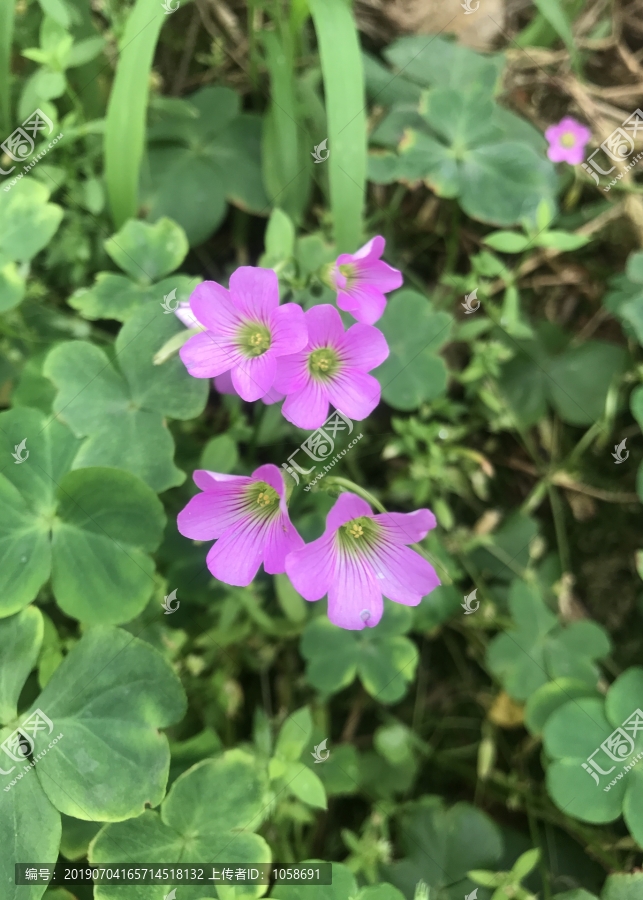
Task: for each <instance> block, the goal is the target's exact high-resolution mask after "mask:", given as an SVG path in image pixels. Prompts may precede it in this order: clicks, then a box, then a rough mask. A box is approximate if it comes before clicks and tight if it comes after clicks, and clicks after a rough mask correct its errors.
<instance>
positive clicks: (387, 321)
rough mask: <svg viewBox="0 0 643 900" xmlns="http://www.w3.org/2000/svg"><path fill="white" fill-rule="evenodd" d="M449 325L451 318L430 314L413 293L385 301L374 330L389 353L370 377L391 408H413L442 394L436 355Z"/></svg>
mask: <svg viewBox="0 0 643 900" xmlns="http://www.w3.org/2000/svg"><path fill="white" fill-rule="evenodd" d="M451 322H452V319H451V316H449V315H448V314H447V313H444V312H433V310H432V308H431V304H430V302H429V301H428V300H427V299H426V298H425V297H423V296H422V295H421V294H418V293H417V292H416V291H412V290H406V289H405V290H401V291H397V292H396V293H395V294H394V295H393V297H392V298H391V299H390V300H389V301H388V303H387V305H386V309H385V311H384V315H383V316H382V318H381V320H380V322H379V323H378V327H379V328H381V330H382V331H383V333H384V336H385V338H386V340H387V341H388V345H389V350H390V354H389V357H388V359H387V360H386V361H385V362H384V363H383V364H382V365H381V366H379V368H377V369H376V370H375V371H374V373H373V374H374V375H375V377H376V378H377V379H378V381H379V382H380V384H381V385H382V397H383V399H384V400H385V401H386V402H387V403H388V404H389V405H390V406H392V407H393V408H394V409H401V410H412V409H416V408H417V407H418V406H419V405H420V404H421V403H423V402H426V401H431V400H435V399H436V398H437V397H439V396H441V395H442V394H443V393H444V392H445V390H446V385H447V370H446V366H445V364H444V362H443V361H442V359H440V357H439V356H438V355H437V354H438V351H439V349H440V347H441V346H442V345H443V344H444V343H445V342H446V341H447V340H448V338H449V331H450V327H451Z"/></svg>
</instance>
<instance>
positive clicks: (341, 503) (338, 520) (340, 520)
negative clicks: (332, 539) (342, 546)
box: [326, 492, 373, 533]
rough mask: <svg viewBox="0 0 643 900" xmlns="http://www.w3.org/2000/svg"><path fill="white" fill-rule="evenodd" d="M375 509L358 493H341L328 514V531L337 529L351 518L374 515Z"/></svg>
mask: <svg viewBox="0 0 643 900" xmlns="http://www.w3.org/2000/svg"><path fill="white" fill-rule="evenodd" d="M372 515H373V510H372V509H371V508H370V506H369V505H368V503H367V502H366V500H362V498H361V497H358V496H357V494H351V493H348V492H347V493H345V494H340V495H339V497H338V498H337V501H336V503H335V505H334V506H333V508H332V509H331V511H330V512H329V513H328V515H327V516H326V532H327V533H328V532H332V531H337V529H338V528H339V526H340V525H344V524H345V523H346V522H349V521H350V520H351V519H358V518H359V517H360V516H372Z"/></svg>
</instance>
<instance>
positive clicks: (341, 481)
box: [325, 475, 387, 513]
mask: <svg viewBox="0 0 643 900" xmlns="http://www.w3.org/2000/svg"><path fill="white" fill-rule="evenodd" d="M325 485H326V487H331V486H333V485H335V486H336V487H342V488H345V489H346V490H347V491H351V493H353V494H357V496H358V497H361V498H362V500H366V502H367V503H370V504H371V505H372V506H374V507H375V508H376V509H378V510H379V511H380V512H382V513H385V512H387V510H386V507H385V506H382V504H381V503H380V501H379V500H378V499H377V498H376V497H374V496H373V495H372V494H371V493H370V491H367V490H365V488H363V487H360V486H359V485H357V484H355V482H354V481H350V480H349V479H348V478H342V477H341V476H340V475H331V476H330V478H327V479H326V481H325Z"/></svg>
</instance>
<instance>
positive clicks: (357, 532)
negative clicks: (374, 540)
mask: <svg viewBox="0 0 643 900" xmlns="http://www.w3.org/2000/svg"><path fill="white" fill-rule="evenodd" d="M348 533H349V534H350V535H352V536H353V537H354V538H360V537H361V536H362V535H363V534H364V529H363V528H362V526H361V525H360V524H359V522H353V524H352V525H351V526H350V528H349V529H348Z"/></svg>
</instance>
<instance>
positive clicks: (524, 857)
mask: <svg viewBox="0 0 643 900" xmlns="http://www.w3.org/2000/svg"><path fill="white" fill-rule="evenodd" d="M539 859H540V849H539V848H538V847H535V848H534V849H533V850H528V851H527V852H526V853H522V854H521V855H520V856H519V857H518V859H517V860H516V862H515V863H514V864H513V866H512V867H511V874H512V875H513V877H514V878H515V879H517V880H518V881H522V880H523V879H524V878H525V877H526V876H527V875H529V873H530V872H531V871H532V870H533V869H535V868H536V865H537V864H538V860H539Z"/></svg>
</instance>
